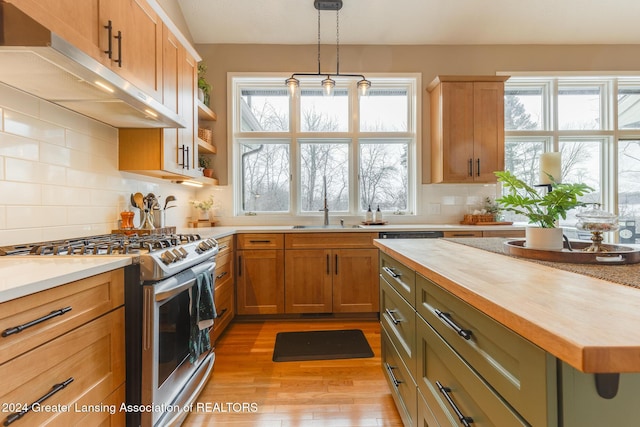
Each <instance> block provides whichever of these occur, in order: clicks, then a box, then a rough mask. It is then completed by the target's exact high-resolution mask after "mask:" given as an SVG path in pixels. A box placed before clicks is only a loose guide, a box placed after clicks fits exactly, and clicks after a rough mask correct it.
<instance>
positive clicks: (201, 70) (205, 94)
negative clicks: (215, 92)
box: [198, 62, 211, 107]
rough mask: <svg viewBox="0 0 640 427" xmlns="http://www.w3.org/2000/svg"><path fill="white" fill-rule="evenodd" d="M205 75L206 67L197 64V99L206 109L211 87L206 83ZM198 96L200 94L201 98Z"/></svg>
mask: <svg viewBox="0 0 640 427" xmlns="http://www.w3.org/2000/svg"><path fill="white" fill-rule="evenodd" d="M205 74H207V66H206V65H205V64H204V63H202V62H201V63H199V64H198V99H200V101H202V103H203V104H204V105H206V106H207V107H208V106H209V101H210V96H211V85H210V84H209V83H207V80H206V79H205V77H204V76H205ZM200 94H202V96H200Z"/></svg>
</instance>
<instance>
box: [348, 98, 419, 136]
mask: <svg viewBox="0 0 640 427" xmlns="http://www.w3.org/2000/svg"><path fill="white" fill-rule="evenodd" d="M407 93H408V92H407V89H405V88H398V89H391V88H386V89H384V88H382V89H369V91H368V94H367V95H366V96H361V97H360V98H359V100H360V130H361V131H363V132H406V131H407V129H408V126H407V117H408V114H409V99H408V95H407Z"/></svg>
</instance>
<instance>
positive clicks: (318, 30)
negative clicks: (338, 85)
mask: <svg viewBox="0 0 640 427" xmlns="http://www.w3.org/2000/svg"><path fill="white" fill-rule="evenodd" d="M318 74H320V9H318Z"/></svg>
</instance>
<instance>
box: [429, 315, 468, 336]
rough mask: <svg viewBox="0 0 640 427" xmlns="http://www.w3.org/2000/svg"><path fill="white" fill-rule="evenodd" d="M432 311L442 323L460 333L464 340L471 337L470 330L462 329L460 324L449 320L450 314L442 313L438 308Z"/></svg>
mask: <svg viewBox="0 0 640 427" xmlns="http://www.w3.org/2000/svg"><path fill="white" fill-rule="evenodd" d="M433 312H434V313H436V315H437V316H438V317H439V318H441V319H442V320H444V323H446V324H447V325H449V326H450V327H451V329H453V330H454V331H456V333H457V334H458V335H460V336H461V337H462V338H464V339H465V340H470V339H471V335H473V332H471V331H470V330H468V329H462V328H461V327H460V326H458V325H456V323H455V322H454V321H453V320H451V314H449V313H443V312H442V311H440V310H438V309H437V308H436V309H434V310H433Z"/></svg>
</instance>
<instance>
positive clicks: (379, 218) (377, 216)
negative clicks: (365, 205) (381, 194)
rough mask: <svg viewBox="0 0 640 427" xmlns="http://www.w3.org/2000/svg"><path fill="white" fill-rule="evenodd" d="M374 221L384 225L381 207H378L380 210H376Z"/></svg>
mask: <svg viewBox="0 0 640 427" xmlns="http://www.w3.org/2000/svg"><path fill="white" fill-rule="evenodd" d="M373 221H374V222H377V223H382V211H381V210H380V205H378V209H376V213H375V217H374V219H373Z"/></svg>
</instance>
